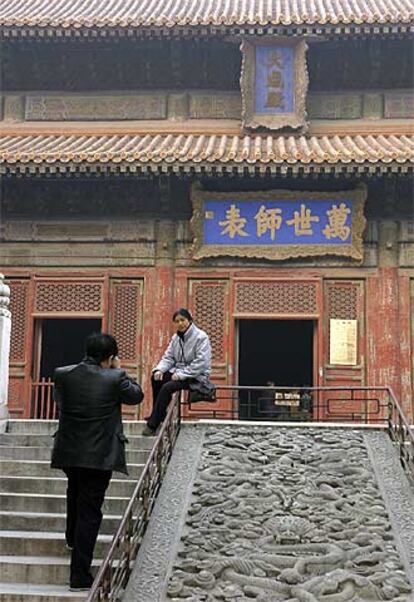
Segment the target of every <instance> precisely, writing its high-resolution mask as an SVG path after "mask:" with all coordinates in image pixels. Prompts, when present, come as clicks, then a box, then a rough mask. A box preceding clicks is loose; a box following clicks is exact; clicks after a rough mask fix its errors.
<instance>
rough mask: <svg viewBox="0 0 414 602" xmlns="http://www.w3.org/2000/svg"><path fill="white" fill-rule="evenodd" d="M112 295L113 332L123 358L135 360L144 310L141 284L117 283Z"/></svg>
mask: <svg viewBox="0 0 414 602" xmlns="http://www.w3.org/2000/svg"><path fill="white" fill-rule="evenodd" d="M112 295H113V301H112V307H113V311H112V328H111V330H112V334H113V335H114V337H115V338H116V340H117V342H118V346H119V354H120V357H121V358H122V360H125V361H132V362H135V361H136V359H137V337H138V334H139V332H140V320H141V312H142V289H141V284H140V283H134V284H130V283H125V284H124V283H123V284H115V285H114V287H113V293H112Z"/></svg>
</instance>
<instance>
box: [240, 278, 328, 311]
mask: <svg viewBox="0 0 414 602" xmlns="http://www.w3.org/2000/svg"><path fill="white" fill-rule="evenodd" d="M317 311H318V304H317V284H316V283H305V282H239V283H237V285H236V312H237V313H246V314H282V315H289V314H294V315H300V314H304V315H305V314H306V315H308V314H316V313H317Z"/></svg>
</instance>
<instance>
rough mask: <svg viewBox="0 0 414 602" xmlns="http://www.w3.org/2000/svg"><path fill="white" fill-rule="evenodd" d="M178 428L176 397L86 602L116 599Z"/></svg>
mask: <svg viewBox="0 0 414 602" xmlns="http://www.w3.org/2000/svg"><path fill="white" fill-rule="evenodd" d="M180 425H181V412H180V399H179V396H178V395H176V396H175V398H174V399H173V401H172V402H171V404H170V407H169V410H168V413H167V417H166V419H165V420H164V422H163V424H162V427H161V429H160V432H159V433H158V435H157V437H156V439H155V442H154V445H153V448H152V450H151V452H150V455H149V457H148V460H147V462H146V464H145V466H144V469H143V471H142V473H141V475H140V478H139V480H138V482H137V484H136V486H135V489H134V492H133V494H132V496H131V499H130V500H129V502H128V505H127V507H126V509H125V512H124V514H123V517H122V519H121V522H120V523H119V526H118V528H117V530H116V533H115V535H114V537H113V538H112V542H111V545H110V546H109V549H108V551H107V553H106V555H105V558H104V559H103V561H102V564H101V566H100V567H99V570H98V573H97V575H96V577H95V580H94V582H93V585H92V588H91V589H90V591H89V594H88V597H87V599H86V602H103V601H116V600H119V599H120V596H121V595H122V593H123V591H124V590H125V587H126V585H127V583H128V579H129V576H130V573H131V570H132V566H133V562H134V560H135V558H136V555H137V553H138V550H139V548H140V545H141V543H142V539H143V537H144V533H145V530H146V528H147V525H148V521H149V518H150V515H151V512H152V508H153V506H154V503H155V500H156V497H157V494H158V491H159V489H160V487H161V483H162V479H163V476H164V474H165V471H166V469H167V466H168V462H169V460H170V457H171V454H172V451H173V448H174V444H175V441H176V439H177V436H178V433H179V430H180Z"/></svg>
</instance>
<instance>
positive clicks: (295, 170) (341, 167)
mask: <svg viewBox="0 0 414 602" xmlns="http://www.w3.org/2000/svg"><path fill="white" fill-rule="evenodd" d="M413 171H414V162H413V161H404V162H402V161H401V162H399V161H390V162H388V163H384V162H380V161H377V162H368V161H366V162H359V163H357V162H355V161H350V162H349V163H335V164H332V163H328V162H325V163H315V162H309V163H300V162H297V163H288V162H287V161H286V162H282V163H278V164H276V163H267V164H263V163H260V164H252V163H248V162H247V161H241V162H235V161H230V162H227V163H224V164H223V163H219V162H207V161H200V162H191V161H188V162H186V163H179V162H173V163H171V162H167V161H158V162H154V161H147V162H136V161H134V162H125V161H122V162H117V163H113V162H104V163H102V162H88V163H85V162H83V163H75V162H74V161H67V162H62V161H54V162H53V163H46V162H38V161H27V162H25V163H21V162H15V163H1V164H0V174H2V175H8V174H10V175H12V174H16V175H19V174H21V175H44V174H63V175H66V176H71V175H75V174H85V175H87V174H90V175H139V174H142V175H145V174H147V175H150V174H154V175H162V174H177V175H180V174H182V175H191V174H209V175H229V176H230V175H251V176H265V175H301V174H303V175H310V174H331V175H341V174H343V175H345V174H354V175H367V176H370V175H371V176H372V175H376V174H377V175H379V174H384V175H385V174H407V173H412V172H413Z"/></svg>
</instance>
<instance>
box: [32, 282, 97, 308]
mask: <svg viewBox="0 0 414 602" xmlns="http://www.w3.org/2000/svg"><path fill="white" fill-rule="evenodd" d="M35 311H36V312H43V313H55V314H56V313H63V312H82V313H97V312H100V311H102V284H101V283H98V282H97V283H92V282H85V283H83V282H76V283H75V282H53V283H50V282H47V283H46V282H39V283H38V284H37V286H36V301H35Z"/></svg>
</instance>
